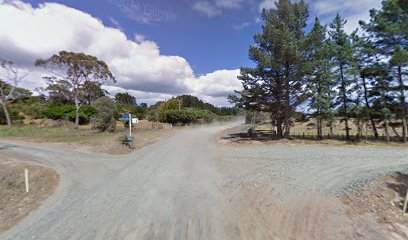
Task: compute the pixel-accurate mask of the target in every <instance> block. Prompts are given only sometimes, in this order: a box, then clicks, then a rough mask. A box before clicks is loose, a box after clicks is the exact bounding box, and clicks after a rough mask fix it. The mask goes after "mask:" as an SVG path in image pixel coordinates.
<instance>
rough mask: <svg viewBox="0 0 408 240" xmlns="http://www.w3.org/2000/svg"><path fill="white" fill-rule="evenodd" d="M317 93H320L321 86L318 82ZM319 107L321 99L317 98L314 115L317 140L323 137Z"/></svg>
mask: <svg viewBox="0 0 408 240" xmlns="http://www.w3.org/2000/svg"><path fill="white" fill-rule="evenodd" d="M317 94H318V95H319V96H321V94H322V87H321V85H320V84H319V85H318V89H317ZM321 108H322V103H321V101H320V99H319V98H318V99H317V113H316V114H317V117H316V120H317V123H316V126H317V137H318V139H319V140H322V139H323V127H322V125H323V124H322V116H321V112H322V111H321Z"/></svg>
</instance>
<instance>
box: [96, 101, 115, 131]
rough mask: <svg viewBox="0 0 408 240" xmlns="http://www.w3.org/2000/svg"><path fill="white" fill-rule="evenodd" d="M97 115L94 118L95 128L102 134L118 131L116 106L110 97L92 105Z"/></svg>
mask: <svg viewBox="0 0 408 240" xmlns="http://www.w3.org/2000/svg"><path fill="white" fill-rule="evenodd" d="M92 106H93V107H94V108H95V109H96V111H97V113H96V114H95V115H94V116H93V117H92V123H93V124H94V128H95V129H98V130H99V131H101V132H106V131H108V132H114V131H115V130H116V120H115V115H116V114H117V110H116V104H115V102H114V101H113V100H112V99H110V98H109V97H101V98H98V99H97V100H96V101H94V102H93V103H92Z"/></svg>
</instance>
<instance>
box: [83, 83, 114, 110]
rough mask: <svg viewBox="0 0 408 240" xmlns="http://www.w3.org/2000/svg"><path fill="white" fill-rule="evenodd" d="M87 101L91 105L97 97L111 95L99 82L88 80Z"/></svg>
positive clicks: (85, 87)
mask: <svg viewBox="0 0 408 240" xmlns="http://www.w3.org/2000/svg"><path fill="white" fill-rule="evenodd" d="M83 88H84V92H85V95H84V98H85V103H86V104H88V105H90V104H91V103H92V102H93V101H95V100H96V99H99V98H101V97H105V96H106V95H109V92H108V91H106V90H105V89H103V88H102V87H101V84H100V83H99V82H92V81H86V82H85V83H84V86H83Z"/></svg>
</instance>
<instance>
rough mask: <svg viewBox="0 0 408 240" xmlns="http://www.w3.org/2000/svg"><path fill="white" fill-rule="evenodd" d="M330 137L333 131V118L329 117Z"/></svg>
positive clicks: (332, 135)
mask: <svg viewBox="0 0 408 240" xmlns="http://www.w3.org/2000/svg"><path fill="white" fill-rule="evenodd" d="M329 125H330V138H333V137H334V131H333V119H330V123H329Z"/></svg>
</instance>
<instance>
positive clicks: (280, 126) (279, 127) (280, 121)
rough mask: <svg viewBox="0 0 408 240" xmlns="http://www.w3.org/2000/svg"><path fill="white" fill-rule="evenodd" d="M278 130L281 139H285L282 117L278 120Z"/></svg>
mask: <svg viewBox="0 0 408 240" xmlns="http://www.w3.org/2000/svg"><path fill="white" fill-rule="evenodd" d="M276 130H277V135H278V137H279V138H282V137H283V129H282V119H281V117H280V116H278V118H277V119H276Z"/></svg>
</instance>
